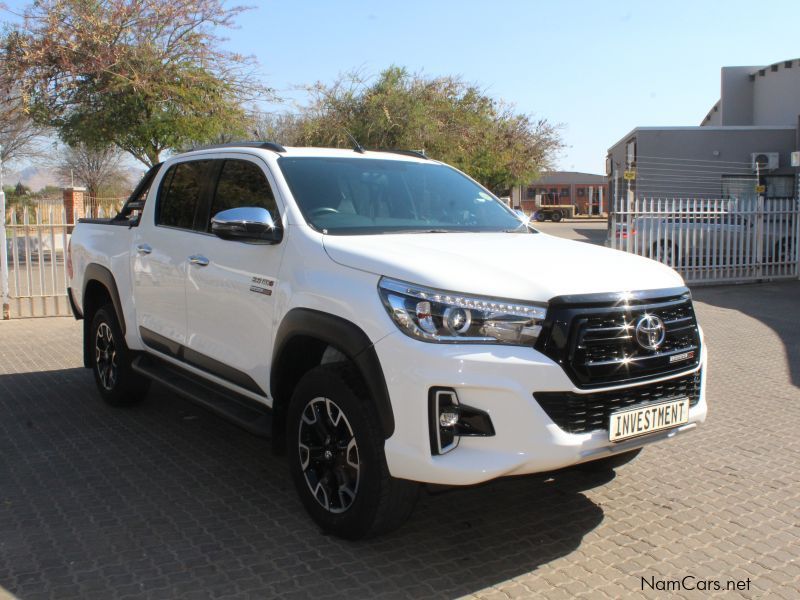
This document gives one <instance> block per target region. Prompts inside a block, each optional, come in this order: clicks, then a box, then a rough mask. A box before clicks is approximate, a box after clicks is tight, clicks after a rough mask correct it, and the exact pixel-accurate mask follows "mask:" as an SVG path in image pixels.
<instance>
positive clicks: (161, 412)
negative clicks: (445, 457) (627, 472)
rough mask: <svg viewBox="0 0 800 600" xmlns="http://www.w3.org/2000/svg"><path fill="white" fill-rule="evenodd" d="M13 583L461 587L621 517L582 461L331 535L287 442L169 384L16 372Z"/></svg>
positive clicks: (7, 410) (1, 478)
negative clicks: (110, 399) (243, 425)
mask: <svg viewBox="0 0 800 600" xmlns="http://www.w3.org/2000/svg"><path fill="white" fill-rule="evenodd" d="M0 410H2V411H3V415H4V417H3V419H2V420H0V549H1V550H2V552H0V586H3V587H6V588H7V589H8V590H9V591H11V592H12V593H14V594H16V595H18V596H19V597H20V598H21V599H22V600H27V599H29V598H45V597H50V598H60V599H61V598H72V597H80V598H115V597H123V596H132V597H141V598H149V597H165V598H174V597H183V596H188V595H191V596H192V597H208V598H214V597H220V596H231V597H233V596H237V595H238V596H246V595H252V596H253V597H298V598H301V597H312V596H320V597H330V596H342V597H344V596H347V597H375V596H378V595H381V596H382V597H383V596H386V597H420V596H425V597H452V596H457V595H461V594H466V593H469V592H475V591H477V590H480V589H482V588H484V587H487V586H490V585H493V584H497V583H498V582H501V581H504V580H506V579H509V578H511V577H514V576H517V575H521V574H524V573H527V572H529V571H532V570H534V569H536V568H537V567H538V566H539V565H543V564H545V563H548V562H549V561H552V560H553V559H555V558H557V557H560V556H564V555H567V554H569V553H571V552H572V551H574V550H575V549H576V548H578V547H579V546H580V544H581V541H582V539H583V537H584V536H585V535H586V534H587V533H589V532H591V531H592V530H593V529H594V528H596V527H597V526H598V525H599V524H600V523H601V521H602V519H603V511H602V509H601V508H600V507H599V506H598V505H596V504H595V503H593V502H592V501H591V500H590V499H588V498H587V497H586V496H585V495H584V494H583V493H582V492H583V491H585V490H586V489H587V488H591V487H594V486H596V485H602V484H604V483H607V482H608V481H609V480H610V479H611V478H613V474H606V475H601V476H599V477H597V476H594V477H592V476H588V475H584V474H582V473H578V472H567V473H563V474H560V475H557V476H554V477H553V478H549V479H547V478H544V477H523V478H513V479H506V480H501V481H496V482H492V483H490V484H486V485H482V486H477V487H472V488H467V489H458V490H455V491H447V492H446V493H423V494H422V496H421V498H420V502H419V504H418V505H417V510H416V511H415V513H414V515H413V516H412V518H411V520H410V521H409V522H408V523H407V524H406V526H405V527H404V528H402V529H401V530H399V531H397V532H395V533H393V534H390V535H388V536H385V537H382V538H378V539H375V540H367V541H362V542H346V541H342V540H339V539H337V538H333V537H330V536H325V535H323V534H321V533H320V532H319V531H318V530H317V529H316V527H315V526H314V525H313V523H312V522H311V521H310V520H309V518H308V517H307V516H306V514H305V512H304V510H303V508H302V506H301V505H300V502H299V500H298V499H297V497H296V495H295V492H294V489H293V487H292V483H291V480H290V477H289V474H288V469H287V467H286V463H285V460H283V459H280V458H276V457H273V456H272V455H271V454H270V451H269V442H268V441H267V440H263V439H259V438H256V437H253V436H251V435H250V434H247V433H245V432H243V431H241V430H240V429H238V428H237V427H235V426H233V425H231V424H229V423H228V422H226V421H224V420H222V419H220V418H218V417H216V416H214V415H212V414H210V413H208V412H206V411H205V410H203V409H201V408H199V407H196V406H195V405H193V404H191V403H189V402H186V401H184V400H182V399H180V398H177V397H175V396H174V395H172V394H170V393H169V392H167V391H166V390H164V389H163V388H160V387H158V386H154V387H153V388H152V390H151V392H150V395H149V397H148V398H147V400H146V401H145V402H144V403H143V404H141V405H139V406H136V407H132V408H126V409H118V408H112V407H108V406H105V405H103V404H102V403H101V401H100V400H99V398H98V396H97V393H96V391H95V389H94V383H93V381H92V378H91V374H90V372H89V371H87V370H84V369H67V370H63V371H49V372H40V373H23V374H15V375H2V376H0Z"/></svg>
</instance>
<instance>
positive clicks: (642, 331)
mask: <svg viewBox="0 0 800 600" xmlns="http://www.w3.org/2000/svg"><path fill="white" fill-rule="evenodd" d="M666 335H667V330H666V327H664V321H662V320H661V319H659V318H658V317H656V316H655V315H644V316H643V317H642V318H641V319H639V322H638V323H636V343H637V344H639V345H640V346H641V347H642V348H645V349H646V350H658V347H659V346H660V345H661V344H662V343H663V342H664V337H665V336H666Z"/></svg>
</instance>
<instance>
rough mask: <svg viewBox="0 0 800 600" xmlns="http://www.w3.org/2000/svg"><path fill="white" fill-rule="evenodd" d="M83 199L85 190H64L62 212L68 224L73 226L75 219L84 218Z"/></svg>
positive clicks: (78, 188)
mask: <svg viewBox="0 0 800 600" xmlns="http://www.w3.org/2000/svg"><path fill="white" fill-rule="evenodd" d="M85 198H86V188H82V187H68V188H64V212H65V213H66V217H67V223H68V224H70V225H74V224H75V219H81V218H83V217H85V216H86V206H85V205H84V200H85Z"/></svg>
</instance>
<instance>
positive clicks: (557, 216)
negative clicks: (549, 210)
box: [551, 210, 564, 223]
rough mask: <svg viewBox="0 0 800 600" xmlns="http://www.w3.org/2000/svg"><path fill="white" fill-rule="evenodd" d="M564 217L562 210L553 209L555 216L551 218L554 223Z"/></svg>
mask: <svg viewBox="0 0 800 600" xmlns="http://www.w3.org/2000/svg"><path fill="white" fill-rule="evenodd" d="M563 218H564V215H562V214H561V211H560V210H554V211H553V216H552V217H551V219H553V223H558V222H559V221H560V220H561V219H563Z"/></svg>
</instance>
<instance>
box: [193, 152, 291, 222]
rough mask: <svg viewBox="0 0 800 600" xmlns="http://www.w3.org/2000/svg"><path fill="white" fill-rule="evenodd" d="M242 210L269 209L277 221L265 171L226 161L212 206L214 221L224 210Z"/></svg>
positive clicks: (243, 162)
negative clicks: (244, 208) (242, 207)
mask: <svg viewBox="0 0 800 600" xmlns="http://www.w3.org/2000/svg"><path fill="white" fill-rule="evenodd" d="M240 206H258V207H262V208H266V209H267V210H268V211H269V212H270V214H271V215H272V218H273V219H274V220H275V221H277V220H278V208H277V206H276V204H275V197H274V196H273V195H272V189H271V188H270V187H269V182H268V181H267V178H266V176H265V175H264V171H262V170H261V168H260V167H259V166H258V165H256V164H255V163H251V162H249V161H246V160H226V161H225V164H224V165H223V166H222V173H220V176H219V182H218V183H217V191H216V193H215V194H214V201H213V202H212V204H211V217H213V216H214V215H216V214H217V213H218V212H221V211H223V210H228V209H229V208H239V207H240ZM209 227H210V222H209Z"/></svg>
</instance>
